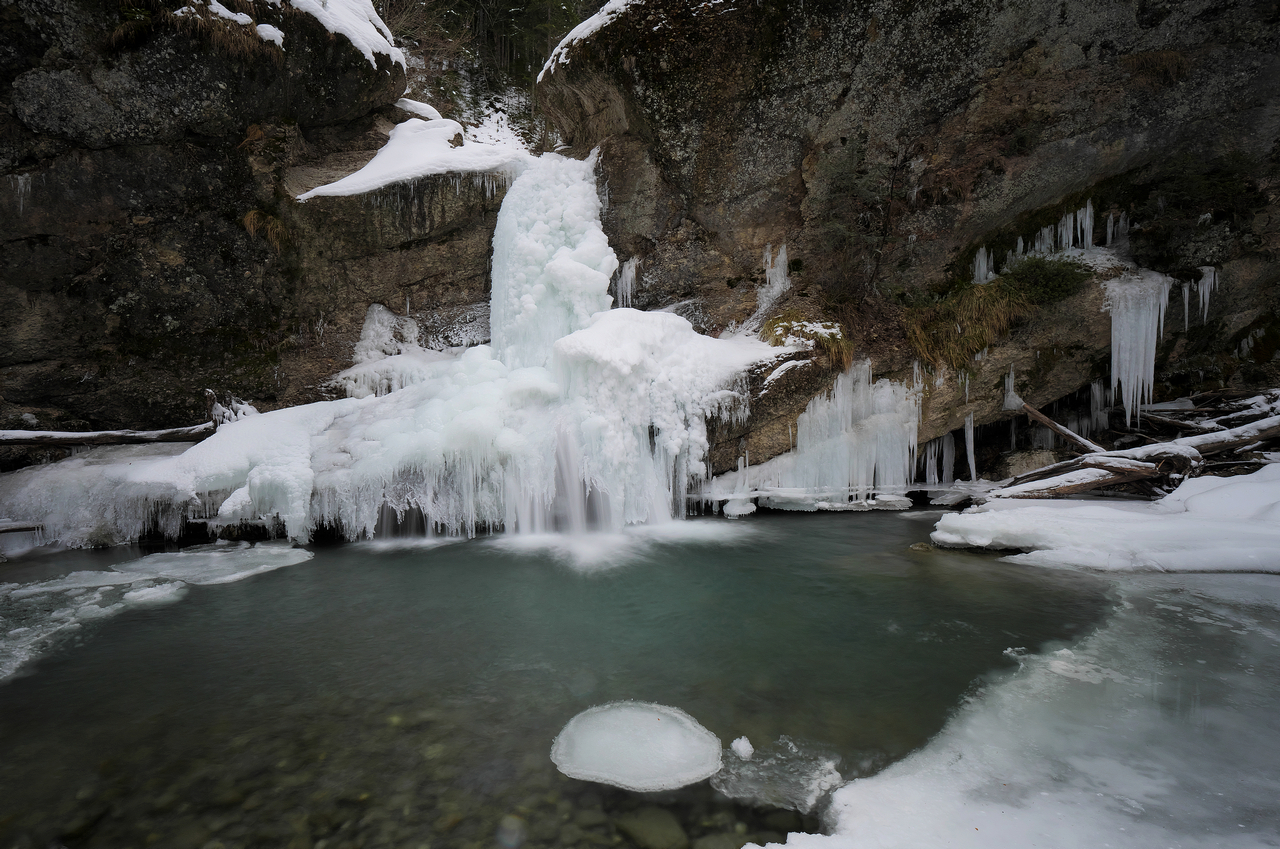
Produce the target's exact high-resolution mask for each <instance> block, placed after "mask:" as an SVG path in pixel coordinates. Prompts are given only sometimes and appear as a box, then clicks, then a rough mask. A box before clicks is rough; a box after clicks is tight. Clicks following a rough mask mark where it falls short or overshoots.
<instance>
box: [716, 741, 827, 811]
mask: <svg viewBox="0 0 1280 849" xmlns="http://www.w3.org/2000/svg"><path fill="white" fill-rule="evenodd" d="M743 739H745V738H743ZM735 745H736V744H735ZM734 751H735V753H736V751H737V750H736V748H735V750H734ZM839 764H840V757H839V756H838V755H834V754H832V753H830V752H828V751H825V750H823V749H819V748H815V747H813V746H810V745H805V744H802V743H799V742H797V741H795V740H792V739H791V738H790V737H787V736H786V735H783V736H782V737H780V738H778V740H777V742H775V743H773V744H771V745H769V746H767V747H764V748H761V749H759V750H758V751H754V752H753V756H751V757H741V756H740V757H739V758H730V759H728V760H727V761H725V764H724V767H723V768H722V769H721V770H720V771H719V772H718V773H716V774H715V775H714V776H712V778H711V786H712V787H714V788H716V789H717V790H719V791H720V792H721V793H723V794H724V795H726V796H728V797H729V798H730V799H737V800H739V801H743V802H747V803H749V804H752V805H759V806H763V807H773V808H787V809H789V810H793V811H799V812H800V813H802V814H807V813H809V812H810V811H812V810H813V809H814V808H815V807H816V806H817V804H818V802H819V801H820V800H821V799H822V798H823V797H824V796H826V795H827V794H828V793H829V792H831V791H832V790H834V789H835V788H837V787H839V786H840V785H841V784H843V783H844V778H843V777H841V775H840V771H839V770H838V769H837V767H838V766H839Z"/></svg>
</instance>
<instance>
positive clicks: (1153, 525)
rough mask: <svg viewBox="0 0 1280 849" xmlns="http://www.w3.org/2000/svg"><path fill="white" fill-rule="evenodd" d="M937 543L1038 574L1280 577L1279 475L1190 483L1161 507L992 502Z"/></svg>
mask: <svg viewBox="0 0 1280 849" xmlns="http://www.w3.org/2000/svg"><path fill="white" fill-rule="evenodd" d="M933 541H934V542H935V543H937V544H939V545H944V546H950V547H969V548H989V549H996V550H1001V549H1004V550H1008V549H1019V550H1021V551H1022V552H1024V553H1022V554H1016V555H1013V556H1011V557H1008V558H1006V559H1008V560H1011V561H1013V562H1017V563H1027V564H1032V565H1038V566H1065V567H1080V568H1086V569H1101V570H1121V571H1129V570H1155V571H1166V572H1270V573H1274V574H1280V465H1270V466H1266V467H1264V468H1262V469H1260V470H1258V471H1256V472H1254V473H1253V474H1251V475H1241V476H1238V477H1232V478H1215V477H1201V478H1193V479H1191V480H1188V481H1186V482H1184V483H1183V484H1182V485H1181V486H1179V487H1178V488H1177V489H1176V490H1174V491H1173V492H1172V493H1170V494H1169V495H1167V496H1165V497H1164V498H1162V499H1160V500H1159V501H1155V502H1150V503H1147V502H1130V503H1117V504H1100V503H1098V502H1096V501H1092V502H1091V501H1029V500H1027V501H1017V502H1010V501H1002V500H992V501H988V502H987V503H986V504H984V505H982V506H981V507H974V508H970V509H969V510H967V511H965V512H964V513H951V514H948V515H946V516H943V517H942V519H941V520H939V522H938V524H937V528H936V530H934V532H933Z"/></svg>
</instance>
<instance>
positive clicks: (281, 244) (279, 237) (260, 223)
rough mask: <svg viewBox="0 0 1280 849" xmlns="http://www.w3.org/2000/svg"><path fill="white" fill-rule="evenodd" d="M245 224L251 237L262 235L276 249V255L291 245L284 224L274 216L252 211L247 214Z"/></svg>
mask: <svg viewBox="0 0 1280 849" xmlns="http://www.w3.org/2000/svg"><path fill="white" fill-rule="evenodd" d="M243 224H244V229H245V230H247V231H249V235H250V236H254V237H257V236H258V235H259V234H261V235H262V238H264V239H266V240H267V241H268V242H269V243H271V247H273V248H275V249H276V253H280V252H281V251H283V250H284V248H285V246H286V245H287V244H289V233H288V231H287V230H285V226H284V222H283V221H281V220H280V219H279V218H276V217H275V216H274V215H269V214H267V213H265V212H263V211H262V210H260V209H251V210H249V211H248V212H247V213H245V216H244V219H243Z"/></svg>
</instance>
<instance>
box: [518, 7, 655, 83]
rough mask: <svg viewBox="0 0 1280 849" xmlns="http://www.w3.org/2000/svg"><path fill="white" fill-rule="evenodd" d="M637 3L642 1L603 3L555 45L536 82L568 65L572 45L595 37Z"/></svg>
mask: <svg viewBox="0 0 1280 849" xmlns="http://www.w3.org/2000/svg"><path fill="white" fill-rule="evenodd" d="M639 2H643V0H609V2H608V3H605V4H604V6H602V7H601V8H600V11H598V12H596V13H595V14H594V15H592V16H591V17H589V18H587V19H586V20H585V21H583V22H582V23H580V24H578V25H577V26H576V27H574V28H573V29H571V30H570V31H569V34H568V35H566V36H565V37H564V38H562V39H561V40H560V43H559V44H558V45H556V49H555V50H552V51H551V55H550V56H549V57H547V61H546V64H544V65H543V66H542V70H541V71H539V72H538V82H542V78H543V77H544V76H546V75H547V74H548V73H552V74H554V73H555V72H556V66H557V65H568V64H569V50H570V49H571V48H572V47H573V45H575V44H577V43H578V42H579V41H584V40H586V39H588V38H590V37H591V36H593V35H595V34H596V32H598V31H599V30H600V29H601V28H602V27H604V26H606V25H608V24H609V23H611V22H612V21H613V19H614V18H616V17H618V15H621V14H622V13H623V11H625V10H626V8H627V7H628V6H631V5H633V4H635V3H639Z"/></svg>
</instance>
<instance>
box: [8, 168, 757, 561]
mask: <svg viewBox="0 0 1280 849" xmlns="http://www.w3.org/2000/svg"><path fill="white" fill-rule="evenodd" d="M599 203H600V202H599V199H598V197H597V195H596V192H595V188H594V176H593V162H592V161H590V160H588V161H586V162H580V161H576V160H571V159H565V158H562V157H559V156H556V155H554V154H548V155H545V156H543V157H541V158H539V159H537V160H532V161H531V162H530V163H529V165H528V167H527V168H526V170H525V171H524V172H523V173H522V175H521V176H520V177H519V178H517V179H516V181H515V183H513V184H512V186H511V189H510V191H509V192H508V194H507V197H506V199H505V201H504V203H503V206H502V209H501V212H500V213H499V218H498V225H497V231H496V233H495V236H494V264H493V281H494V283H493V293H492V309H491V312H492V315H493V337H494V346H495V348H496V349H497V352H500V356H499V354H498V353H497V352H495V349H494V348H491V347H488V346H477V347H473V348H470V349H467V350H466V351H464V352H462V353H461V354H457V355H450V356H447V357H446V356H441V355H439V354H438V353H437V352H431V351H427V350H426V349H423V348H421V346H420V345H419V344H418V340H417V336H418V331H417V328H416V325H414V323H413V322H412V321H409V320H408V319H407V318H403V317H398V316H394V315H393V314H392V313H391V312H390V311H389V310H386V309H385V308H384V307H378V308H376V309H373V310H371V311H370V313H369V316H368V317H367V321H366V326H365V332H364V333H363V334H362V337H361V342H360V344H359V346H358V349H357V351H356V359H357V360H358V361H357V362H356V363H355V364H354V365H353V366H352V368H350V369H348V370H347V371H345V372H343V373H342V374H340V375H339V376H338V377H337V381H338V383H339V384H340V385H342V386H344V387H345V388H346V390H347V392H348V394H349V395H350V396H351V397H348V398H345V399H341V400H338V401H331V402H324V403H317V404H310V405H306V406H301V407H294V408H289V409H284V410H277V411H273V412H269V413H265V414H262V415H257V416H250V417H248V418H244V419H241V420H238V421H233V422H229V423H227V424H225V425H223V426H222V427H221V428H220V429H219V430H218V432H217V433H216V434H215V435H214V436H212V437H211V438H209V439H207V440H205V441H204V442H202V443H200V444H198V445H196V446H194V447H191V448H190V449H189V450H187V451H185V452H182V453H179V452H180V451H181V448H180V447H177V448H175V447H172V446H154V447H148V446H144V447H141V448H130V449H97V450H94V451H90V452H86V453H85V454H82V455H79V456H77V457H73V458H70V459H69V460H67V461H64V462H62V463H57V464H53V465H51V466H47V467H39V468H36V467H33V468H29V469H24V470H20V471H18V472H16V473H13V474H11V475H6V476H4V477H3V478H0V515H3V516H8V517H10V518H13V519H15V520H21V521H32V522H37V523H43V524H44V525H45V528H46V531H47V532H48V535H49V536H50V537H56V538H59V539H61V540H62V541H63V542H64V543H67V544H86V543H88V542H90V541H93V540H111V539H127V538H132V537H137V536H138V535H139V534H141V533H142V532H143V531H145V530H147V529H148V528H150V527H153V526H156V527H158V528H159V529H160V530H162V531H163V532H165V533H167V534H169V535H176V534H177V533H178V531H179V530H180V529H181V525H182V522H183V521H184V519H185V518H196V519H201V518H204V519H208V520H209V521H211V522H212V523H213V524H215V525H217V524H234V523H239V522H242V521H259V520H262V519H278V520H279V521H280V522H282V523H283V524H284V527H285V530H286V532H287V534H288V535H289V536H290V537H292V538H295V539H301V540H306V539H308V538H309V537H310V533H311V530H312V529H314V528H315V527H317V526H319V525H322V524H323V525H327V526H330V527H335V528H338V529H340V530H341V531H342V532H343V533H344V534H345V535H346V536H347V537H348V538H358V537H361V536H365V535H369V534H371V533H373V532H374V530H375V528H377V527H378V523H379V519H380V517H381V514H382V512H383V508H384V506H389V507H390V508H392V510H394V511H395V512H396V513H397V514H398V515H405V514H406V513H407V512H415V513H418V512H420V513H421V514H422V515H423V516H425V517H426V521H427V522H428V523H430V524H431V525H432V526H433V527H434V528H435V529H436V530H438V531H440V532H442V533H447V534H466V535H469V534H474V533H475V532H476V530H477V528H485V527H488V528H496V527H499V526H501V527H505V528H506V529H507V530H512V531H544V530H552V529H555V528H564V529H583V528H585V527H586V526H587V525H588V524H592V525H594V526H596V527H601V528H608V529H614V530H616V529H619V528H621V527H622V526H623V525H625V524H628V523H637V522H656V521H663V520H666V519H669V518H670V517H672V516H673V515H674V516H679V515H683V512H684V510H685V506H686V502H687V497H686V493H687V491H688V488H689V486H690V484H691V483H694V484H696V483H697V482H699V481H701V480H703V479H704V478H705V475H706V470H705V465H704V457H705V454H706V451H707V448H708V440H707V432H706V419H707V417H708V416H709V415H712V414H717V415H721V416H725V417H728V418H730V419H733V418H734V417H735V416H740V415H743V414H744V413H745V412H746V400H745V392H744V391H743V389H742V387H740V386H739V383H740V382H741V374H742V372H743V370H744V369H745V368H746V367H747V366H748V365H751V364H753V363H756V362H759V361H762V360H763V361H768V360H771V359H774V358H775V357H777V356H778V354H779V352H780V349H778V348H773V347H770V346H769V345H767V344H765V343H763V342H760V341H759V340H755V339H750V338H735V339H713V338H711V337H707V336H701V335H699V334H697V333H696V332H694V330H693V328H692V326H691V325H690V324H689V322H688V321H686V320H685V319H683V318H681V317H679V316H677V315H674V314H671V313H665V312H653V313H644V312H638V311H636V310H631V309H616V310H610V309H609V306H610V298H609V295H608V286H609V276H610V274H611V273H612V272H613V271H614V270H615V269H616V267H617V260H616V259H615V257H614V255H613V251H612V250H611V249H610V247H609V245H608V242H607V240H606V239H605V236H604V233H603V232H602V231H601V229H600V221H599Z"/></svg>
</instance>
